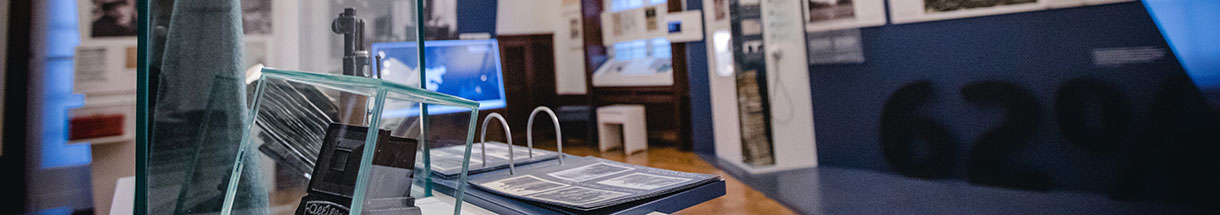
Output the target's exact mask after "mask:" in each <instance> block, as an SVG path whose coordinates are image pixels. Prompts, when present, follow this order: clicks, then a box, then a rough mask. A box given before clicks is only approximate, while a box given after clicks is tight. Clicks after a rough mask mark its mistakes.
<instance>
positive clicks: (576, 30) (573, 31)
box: [568, 16, 583, 41]
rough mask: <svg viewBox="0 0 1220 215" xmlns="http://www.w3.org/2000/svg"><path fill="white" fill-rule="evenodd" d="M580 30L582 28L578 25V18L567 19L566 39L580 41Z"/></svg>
mask: <svg viewBox="0 0 1220 215" xmlns="http://www.w3.org/2000/svg"><path fill="white" fill-rule="evenodd" d="M582 28H583V27H582V26H581V25H580V17H579V16H577V17H572V18H570V19H568V39H570V40H572V41H580V40H581V38H580V31H581V30H582Z"/></svg>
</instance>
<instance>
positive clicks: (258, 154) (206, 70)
mask: <svg viewBox="0 0 1220 215" xmlns="http://www.w3.org/2000/svg"><path fill="white" fill-rule="evenodd" d="M145 2H146V3H147V4H146V5H147V6H148V7H147V8H146V9H145V10H142V11H141V14H142V15H143V14H147V15H148V16H141V17H142V18H145V19H147V23H148V24H149V25H148V26H149V27H148V31H144V32H146V34H145V35H142V36H146V37H147V38H148V40H147V41H148V43H147V45H148V46H146V47H148V48H147V49H142V51H143V52H142V54H143V56H144V58H143V59H146V61H144V63H142V65H141V66H142V67H143V68H147V69H146V70H144V71H146V72H147V73H146V74H149V75H150V76H149V78H148V79H145V82H143V83H141V84H147V85H149V86H148V88H145V89H147V90H148V91H142V92H144V93H142V95H141V98H144V99H145V100H144V101H148V108H149V109H148V111H146V112H143V113H141V114H142V115H146V116H148V118H147V119H148V120H149V122H150V123H149V126H148V131H149V132H148V135H149V137H150V140H149V141H148V142H146V146H147V149H148V150H147V151H146V154H144V155H146V156H147V158H148V159H147V160H146V163H147V164H148V165H147V167H148V168H147V169H146V171H145V172H144V173H143V174H144V175H146V176H147V179H148V182H147V183H145V184H142V186H143V187H142V188H146V189H144V190H146V191H147V192H146V193H144V194H145V195H147V198H146V202H145V203H147V204H148V206H147V207H148V213H150V214H198V213H222V214H228V213H235V214H292V213H294V212H295V210H297V209H298V206H301V205H303V204H301V202H302V199H308V198H309V197H308V196H309V194H310V190H311V187H312V186H311V183H312V182H311V180H313V181H319V183H320V182H322V181H331V182H334V180H340V181H342V182H343V183H342V184H343V185H344V186H339V187H331V188H336V189H337V190H340V191H343V192H348V193H347V194H346V196H344V197H345V198H348V199H350V200H348V201H347V202H346V203H351V201H353V200H354V201H362V200H360V199H365V200H369V201H364V204H357V205H354V207H351V208H349V209H357V210H365V211H367V210H368V209H380V208H384V207H385V206H394V205H393V204H388V205H387V204H381V203H385V202H386V201H383V200H384V199H385V198H387V197H393V196H395V195H396V194H403V195H398V196H399V197H405V196H406V194H408V193H395V194H394V195H391V194H387V192H389V191H393V190H395V189H393V188H403V186H404V185H406V184H425V185H426V184H427V183H425V182H426V181H421V180H426V179H427V178H428V177H427V172H426V171H425V172H423V173H422V174H424V175H418V174H421V173H412V174H416V177H414V179H413V180H415V181H419V182H412V181H407V182H406V183H405V184H391V183H388V182H389V181H390V180H385V179H377V180H370V178H373V177H381V176H386V175H392V176H394V177H398V176H409V175H404V174H399V173H400V172H396V171H401V168H400V169H391V170H386V171H382V170H385V168H381V167H382V166H389V167H402V166H403V165H402V163H401V162H398V163H396V162H389V163H380V162H379V161H380V160H378V159H387V160H391V161H394V160H395V159H404V158H402V157H396V156H400V155H389V154H385V155H383V154H382V152H381V151H385V150H390V151H393V150H401V148H402V145H403V144H399V143H404V142H411V141H417V143H416V145H430V144H434V143H433V142H428V140H429V139H428V138H420V137H421V136H408V135H410V134H408V133H403V134H401V135H394V134H392V133H393V132H392V131H394V130H393V129H401V128H400V127H398V126H402V125H416V127H415V128H419V127H420V126H423V127H429V126H430V125H433V124H436V125H440V124H444V123H450V124H446V125H445V126H457V128H463V127H464V129H467V130H469V129H470V128H471V127H473V125H472V123H470V121H472V120H470V119H471V118H473V116H472V114H475V113H477V111H475V110H477V108H478V107H479V104H478V103H476V102H473V101H470V100H466V99H461V98H459V97H455V96H450V95H445V94H441V93H437V92H433V91H427V90H423V89H420V88H419V87H421V86H419V85H418V82H417V83H413V84H412V85H408V86H404V85H401V84H392V83H389V82H383V81H381V80H379V79H380V78H381V77H382V75H383V74H380V72H379V71H376V70H374V69H372V68H377V67H379V66H380V65H379V64H380V63H383V62H380V61H378V59H379V58H378V57H377V56H373V55H370V48H371V47H372V45H373V44H374V43H395V44H408V43H409V44H415V43H416V42H418V41H417V38H455V37H456V35H453V34H454V33H453V32H455V31H453V30H454V29H452V28H451V27H452V26H450V28H447V29H439V30H436V31H432V30H429V31H428V32H421V31H418V30H417V26H421V25H422V22H421V20H417V18H420V17H425V16H422V15H427V14H428V13H429V12H428V11H426V10H431V9H428V8H418V7H417V6H419V5H416V2H417V1H415V0H349V1H324V0H305V1H272V0H215V1H173V0H148V1H145ZM434 15H435V14H434ZM429 17H431V16H429ZM433 18H434V17H433ZM417 46H418V45H417ZM420 54H422V53H420ZM421 58H422V56H419V57H417V58H411V59H396V61H398V62H397V63H401V64H409V65H421V67H423V66H424V65H422V64H420V63H419V62H418V61H419V59H421ZM262 68H266V69H262ZM298 70H303V71H313V72H296V71H298ZM414 75H417V76H419V77H424V76H425V75H426V74H419V73H414ZM149 80H151V81H149ZM421 103H426V104H434V106H435V107H438V108H445V109H446V110H451V111H447V112H446V113H447V114H445V115H443V116H438V117H442V118H444V119H449V118H462V117H464V119H462V120H459V121H464V122H465V124H462V123H452V121H451V120H442V121H439V122H438V123H423V122H429V121H428V120H427V118H428V117H423V118H420V117H418V116H419V115H425V116H427V115H428V114H427V109H423V110H421V108H418V107H419V104H421ZM378 105H387V106H391V108H388V109H386V110H387V111H401V109H402V108H401V107H408V108H406V109H407V110H408V111H415V112H416V113H415V114H413V115H411V114H408V115H393V116H390V115H388V114H387V116H386V117H379V116H378V115H381V114H386V112H383V111H382V109H380V108H378ZM410 107H416V108H410ZM429 108H431V107H429ZM421 112H422V113H423V114H420V113H421ZM390 114H393V113H390ZM383 120H384V121H386V122H387V124H379V123H380V122H382V121H383ZM368 127H372V128H378V129H371V130H370V129H366V128H368ZM451 130H454V131H456V132H457V133H454V135H456V136H455V137H446V138H449V139H443V138H440V137H437V138H438V139H437V140H438V142H435V144H457V145H461V144H468V143H469V141H470V138H467V136H472V135H473V134H468V133H469V132H468V131H466V130H461V129H451ZM247 131H249V133H248V134H247V133H246V132H247ZM446 134H447V133H446ZM414 135H419V133H415V134H414ZM462 138H466V139H462ZM247 140H248V141H247ZM340 140H343V141H340ZM404 140H405V141H404ZM353 141H354V142H353ZM387 141H388V142H387ZM324 143H333V144H324ZM344 143H348V144H351V145H360V146H359V147H360V148H343V147H344V146H345V145H344ZM356 143H360V144H356ZM379 143H381V144H379ZM420 143H423V144H420ZM406 145H410V144H406ZM365 146H367V147H365ZM327 149H330V150H327ZM421 149H424V150H425V152H426V150H427V149H428V148H427V147H425V148H421ZM345 150H346V151H345ZM365 155H368V156H365ZM343 157H346V158H348V159H342V158H343ZM359 157H371V158H372V159H358V158H359ZM405 159H407V160H411V159H409V158H405ZM348 161H355V162H352V163H349V162H348ZM421 161H427V159H424V160H421ZM407 163H408V164H410V165H405V166H407V167H411V168H414V167H415V166H416V165H415V164H414V163H416V162H413V161H408V162H407ZM420 163H425V162H420ZM382 164H386V165H382ZM322 166H326V167H325V169H323V167H322ZM348 167H352V168H354V169H349V168H348ZM316 170H325V171H328V173H334V174H327V175H322V174H317V173H315V172H317V171H316ZM349 172H350V173H356V174H340V173H349ZM383 173H384V174H383ZM335 174H337V175H340V176H335V177H327V176H329V175H335ZM404 178H405V177H404ZM404 178H399V179H404ZM348 182H350V183H348ZM356 182H361V183H356ZM315 184H316V183H315ZM461 184H465V183H464V182H463V183H461ZM230 185H235V186H230ZM347 185H350V186H347ZM366 187H367V188H366ZM430 187H431V186H411V188H413V190H419V191H418V192H414V193H418V194H419V195H412V196H411V197H415V198H426V197H428V196H431V195H432V192H431V190H430V189H429V188H430ZM366 190H376V191H386V192H372V193H365V192H364V191H366ZM366 194H367V195H366ZM449 194H450V195H452V193H449ZM340 196H343V195H340ZM447 198H448V201H451V202H452V201H458V202H460V201H461V196H449V197H447ZM347 205H350V204H347ZM449 205H457V204H449ZM366 206H368V207H366ZM398 206H402V205H398ZM227 209H232V210H231V211H229V210H227ZM446 211H449V210H446ZM453 211H456V208H454V210H453ZM358 213H359V212H355V213H354V214H358Z"/></svg>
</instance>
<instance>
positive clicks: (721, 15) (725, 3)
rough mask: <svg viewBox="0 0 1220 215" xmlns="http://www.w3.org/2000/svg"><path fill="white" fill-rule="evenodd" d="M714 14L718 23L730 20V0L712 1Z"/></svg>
mask: <svg viewBox="0 0 1220 215" xmlns="http://www.w3.org/2000/svg"><path fill="white" fill-rule="evenodd" d="M712 4H714V5H712V13H713V15H714V16H715V17H714V18H715V20H716V21H717V22H719V21H721V20H724V19H726V18H729V0H712Z"/></svg>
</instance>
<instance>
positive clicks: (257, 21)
mask: <svg viewBox="0 0 1220 215" xmlns="http://www.w3.org/2000/svg"><path fill="white" fill-rule="evenodd" d="M272 19H274V17H273V16H271V0H241V23H242V26H241V27H242V32H243V33H245V34H271V20H272Z"/></svg>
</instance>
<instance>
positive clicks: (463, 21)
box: [453, 0, 497, 37]
mask: <svg viewBox="0 0 1220 215" xmlns="http://www.w3.org/2000/svg"><path fill="white" fill-rule="evenodd" d="M453 1H457V15H458V17H457V18H458V33H459V34H461V33H484V32H486V33H491V35H492V36H493V37H494V36H495V35H496V4H497V1H496V0H453Z"/></svg>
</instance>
